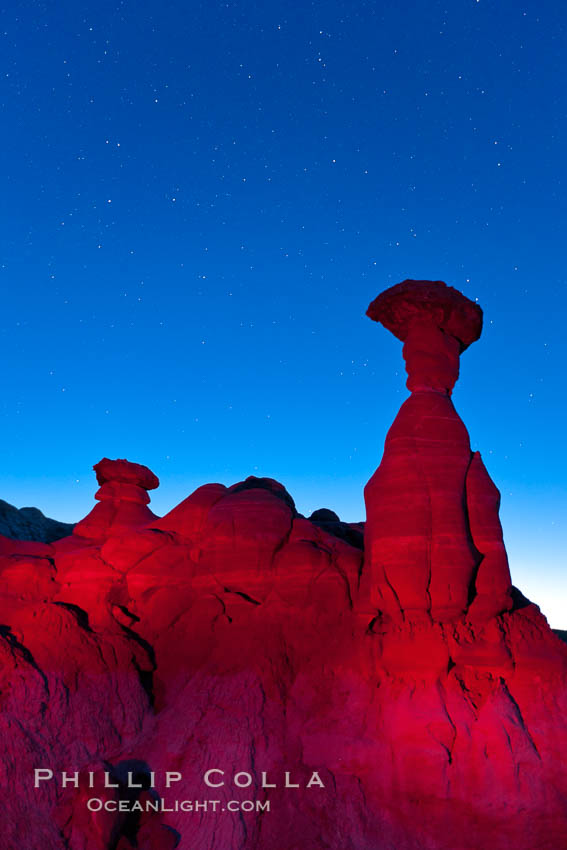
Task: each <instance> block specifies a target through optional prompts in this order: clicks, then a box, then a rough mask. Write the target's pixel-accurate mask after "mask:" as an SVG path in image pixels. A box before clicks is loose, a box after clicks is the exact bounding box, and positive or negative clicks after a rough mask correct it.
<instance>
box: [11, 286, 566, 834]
mask: <svg viewBox="0 0 567 850" xmlns="http://www.w3.org/2000/svg"><path fill="white" fill-rule="evenodd" d="M427 286H430V285H429V284H427ZM432 286H433V290H431V291H430V292H431V293H432V294H430V295H428V297H427V299H426V301H427V303H428V304H430V303H433V304H435V311H436V312H435V316H436V317H438V316H440V315H441V317H442V322H441V324H440V323H439V319H438V318H436V321H437V322H438V325H439V327H438V328H437V329H438V330H439V331H440V333H443V334H444V335H445V336H447V337H448V338H451V339H453V340H455V341H457V342H458V348H459V351H460V350H462V349H463V346H465V345H466V344H469V342H471V341H473V340H472V338H471V335H474V333H477V332H480V327H479V325H478V322H477V324H476V325H475V324H474V322H473V324H472V330H471V322H470V321H469V320H470V319H471V316H472V319H474V321H477V320H478V312H477V310H478V308H475V310H473V311H472V313H471V314H470V315H469V313H468V312H467V311H468V307H466V305H465V308H463V309H462V310H461V307H462V302H460V301H459V299H458V298H457V296H456V295H455V296H453V295H451V296H450V304H449V307H448V308H447V310H446V311H445V312H444V311H443V309H441V307H439V298H438V296H439V297H440V298H441V299H443V298H445V294H444V291H443V290H439V288H438V285H437V284H433V285H432ZM412 288H415V287H413V286H412V287H410V288H409V290H408V285H406V284H405V285H404V290H403V292H404V299H405V302H407V303H410V304H412V305H413V307H415V299H414V301H411V297H412V294H411V289H412ZM394 289H395V288H394ZM428 291H429V290H428ZM440 293H441V294H440ZM408 299H410V301H409V302H408ZM417 300H418V304H419V299H417ZM386 301H387V303H390V304H391V301H390V300H389V299H386ZM405 302H404V303H405ZM375 303H376V302H375ZM395 303H397V302H395ZM442 303H444V302H443V301H442ZM455 304H456V305H457V307H458V305H461V307H459V308H458V310H457V313H456V314H455V315H456V317H457V318H456V319H455V318H451V317H452V316H453V313H452V312H451V311H452V310H454V309H457V308H456V307H455ZM473 306H474V305H473ZM413 307H412V309H413ZM392 309H393V308H392ZM408 309H409V308H408ZM427 309H429V307H428V308H427ZM404 310H406V307H404ZM459 310H460V312H459ZM420 311H421V307H419V306H418V309H417V313H418V318H417V319H416V321H419V322H421V318H420V316H421V313H420ZM406 312H407V311H406ZM414 312H415V310H414ZM396 315H398V314H397V313H396ZM403 315H404V316H405V315H406V313H403ZM475 317H476V319H475ZM457 319H458V321H457ZM388 321H389V322H390V321H391V320H390V318H388ZM384 323H385V324H386V322H384ZM409 324H410V325H411V322H409ZM406 325H408V322H407V321H406V320H405V319H404V323H403V327H402V326H401V327H402V329H401V330H399V333H403V334H404V335H405V337H406V340H407V339H408V338H410V337H411V336H412V330H411V327H406ZM396 327H397V326H396ZM463 327H464V328H465V330H463ZM475 328H476V330H475ZM467 329H468V330H467ZM430 330H431V328H430V327H429V329H428V331H427V333H428V334H429V332H430ZM465 331H466V333H465ZM452 334H458V335H457V336H455V335H452ZM433 337H434V338H435V334H433ZM420 339H421V340H423V339H425V336H423V335H421V331H420ZM435 344H436V343H435ZM450 346H452V350H454V348H455V346H453V344H452V343H450ZM418 351H419V349H418V348H415V349H414V351H413V353H412V354H411V357H409V358H408V362H410V361H411V364H412V365H411V369H412V372H413V370H414V365H415V373H414V374H417V375H419V376H420V378H419V386H418V387H416V388H414V389H413V392H412V395H411V397H410V398H409V399H408V401H407V402H405V403H404V405H403V406H402V410H401V411H400V414H399V415H398V417H397V419H396V422H395V423H394V425H393V426H392V429H391V431H390V433H389V435H388V439H387V442H386V447H385V452H384V458H383V461H382V463H381V465H380V467H379V470H378V471H377V473H376V475H375V476H374V477H373V478H372V479H371V482H369V485H368V487H367V491H366V497H367V505H368V521H367V524H366V529H364V526H363V525H362V524H346V523H341V521H340V519H339V518H338V517H337V515H336V514H334V513H333V512H332V511H329V510H321V511H317V512H315V514H313V515H312V517H310V518H309V519H306V518H305V517H302V516H301V515H299V514H298V513H297V511H296V509H295V505H294V502H293V499H292V498H291V496H290V495H289V494H288V493H287V491H286V490H285V488H284V487H283V486H282V485H281V484H279V483H278V482H276V481H274V480H272V479H268V478H254V477H251V478H248V479H246V481H244V482H239V483H237V484H235V485H233V486H232V487H225V486H224V485H222V484H207V485H204V486H203V487H200V488H198V489H197V490H196V491H195V492H194V493H192V494H191V495H190V496H188V497H187V499H185V500H184V501H183V502H182V503H181V504H180V505H178V506H177V507H175V508H174V509H173V510H172V511H170V513H169V514H167V515H166V516H164V517H162V518H160V519H158V518H157V517H155V516H154V515H153V514H152V513H151V511H149V509H148V508H147V501H148V496H147V491H148V490H149V489H153V487H155V486H157V479H156V478H155V476H153V474H152V473H151V472H150V470H148V469H147V468H146V467H141V466H139V465H136V464H129V463H128V462H127V461H124V460H120V461H109V460H108V459H105V460H104V461H102V462H101V463H100V464H97V466H96V467H95V470H96V472H97V477H98V480H99V484H100V485H101V490H100V491H99V492H98V494H97V499H98V501H99V502H100V504H99V505H98V506H97V507H96V508H95V509H94V510H93V512H91V514H89V516H88V517H87V518H86V519H85V520H83V522H82V523H80V524H79V526H78V527H77V529H78V530H77V529H76V530H75V533H74V534H73V535H70V536H69V537H67V538H65V539H64V540H60V541H57V542H55V543H53V544H51V545H46V544H43V543H27V542H26V543H24V542H17V541H13V540H8V539H7V538H0V572H1V575H2V583H1V585H0V610H1V617H0V622H1V623H3V624H4V625H2V626H1V627H0V652H1V653H2V656H3V660H4V665H3V668H2V670H3V672H2V680H1V682H0V696H1V707H2V713H1V715H0V737H1V740H2V756H1V761H2V765H3V771H4V772H3V777H4V782H5V784H6V789H7V790H5V792H4V796H3V817H2V818H1V819H0V847H2V848H4V847H6V848H9V850H37V848H39V847H41V848H42V850H131V848H144V850H170V848H174V847H179V848H181V850H228V849H229V848H230V850H323V848H326V850H392V848H395V850H479V848H484V847H498V848H499V850H552V848H553V850H557V849H558V848H560V847H564V846H567V811H566V805H565V801H566V799H567V769H566V766H565V765H566V762H565V759H563V758H562V757H561V754H562V753H564V752H565V751H566V747H567V719H566V718H567V688H566V686H565V675H566V673H567V647H566V646H565V644H563V643H562V642H561V641H560V640H559V639H558V638H557V637H556V636H555V635H554V634H553V633H552V632H551V630H550V629H549V627H548V625H547V623H546V621H545V618H544V617H542V615H541V614H540V612H539V609H538V608H537V607H536V606H535V605H533V604H531V603H530V602H529V601H528V600H526V599H525V598H524V597H523V596H522V595H521V594H520V593H519V592H518V591H516V590H515V589H514V588H512V587H511V585H510V576H509V570H508V563H507V559H506V552H505V548H504V544H503V540H502V531H501V528H500V523H499V520H498V503H499V494H498V491H497V489H496V488H495V486H494V484H493V483H492V481H491V480H490V478H489V476H488V473H487V471H486V469H485V468H484V466H483V464H482V461H481V459H480V455H478V453H474V454H473V453H472V452H471V449H470V445H469V440H468V435H467V433H466V429H465V427H464V425H463V423H462V422H461V420H460V419H459V417H458V415H457V413H456V412H455V410H454V407H453V405H452V403H451V400H450V398H449V391H450V388H451V387H450V386H449V384H450V383H451V381H450V380H449V377H450V375H454V374H455V363H454V359H453V360H451V358H449V359H448V362H450V363H452V365H451V368H450V369H449V368H446V363H445V365H443V366H442V367H441V368H439V369H438V368H437V366H435V365H433V366H432V365H431V364H432V363H435V358H432V359H431V360H430V361H429V365H427V368H422V364H421V363H420V356H419V354H416V352H418ZM437 353H438V352H437ZM436 356H437V355H436ZM425 375H427V382H428V383H427V384H425V383H424V380H425V379H424V376H425ZM105 488H106V489H105ZM105 505H106V507H105ZM100 508H103V509H104V510H103V511H101V510H99V509H100ZM95 512H96V513H95ZM364 531H365V535H366V547H365V550H364V551H363V549H362V548H361V537H362V533H363V532H364ZM36 767H41V768H50V769H51V770H53V772H54V774H55V777H56V778H57V774H58V773H59V772H60V771H66V772H68V773H71V772H73V771H78V772H79V781H78V784H79V787H77V788H75V787H73V785H72V784H70V785H68V786H67V787H66V788H63V787H62V786H61V781H58V782H57V781H52V780H48V781H45V782H42V783H41V785H40V787H39V788H37V789H35V788H34V787H33V769H34V768H36ZM211 768H214V769H218V770H222V771H224V775H223V776H222V777H221V778H222V779H223V780H225V781H226V783H227V784H225V785H222V786H220V787H216V788H210V787H207V786H206V785H205V784H204V782H203V774H204V773H205V771H206V770H208V769H211ZM166 771H170V772H176V773H178V774H181V777H182V778H181V779H180V780H179V781H178V782H176V783H174V785H173V787H170V788H168V787H167V781H166V775H165V772H166ZM286 772H289V773H290V774H291V775H290V777H289V782H290V783H291V784H299V785H300V788H285V774H286ZM314 772H316V773H317V776H318V778H319V780H320V783H321V784H322V786H323V787H321V784H320V783H317V782H316V783H315V784H314V785H312V786H311V787H310V788H307V787H306V785H307V784H308V782H309V779H310V778H311V777H312V775H313V773H314ZM105 773H109V776H110V780H111V784H112V785H117V786H118V787H110V788H107V787H105V778H104V777H105ZM238 773H241V774H242V773H244V774H247V775H249V777H250V785H249V787H238V786H237V785H234V784H233V783H232V782H231V777H233V776H234V775H235V774H238ZM91 774H92V781H91V783H90V784H91V785H92V787H89V782H88V778H89V776H90V775H91ZM129 774H130V776H131V778H132V780H133V782H134V783H135V784H136V785H140V786H142V787H139V788H128V787H127V785H128V775H129ZM264 774H265V775H264ZM152 778H153V779H154V780H155V782H154V784H155V788H153V789H152V788H149V787H148V786H149V785H150V784H152V782H151V780H152ZM218 778H219V774H215V779H218ZM245 781H246V780H245ZM266 785H270V786H272V785H275V786H276V787H263V786H266ZM157 797H159V798H161V799H162V800H163V801H164V805H165V806H166V811H163V812H162V811H157V812H156V811H152V810H151V808H150V810H149V811H144V812H142V813H140V812H133V813H132V812H120V811H115V810H111V811H105V810H103V811H98V812H95V811H90V810H89V807H88V805H87V803H88V801H89V800H90V799H93V798H95V799H98V800H102V801H103V802H104V801H109V803H110V804H114V807H115V808H118V803H119V801H120V800H122V801H126V802H127V803H128V804H129V805H130V804H132V803H133V802H136V801H137V802H138V803H139V804H140V807H142V804H144V805H145V803H146V802H147V801H152V800H153V801H155V800H156V799H157ZM175 800H178V801H183V800H188V801H204V800H209V801H210V800H218V801H219V807H220V809H219V810H218V811H216V812H213V811H212V810H210V809H209V811H207V812H203V811H201V812H199V813H195V812H192V813H190V812H183V811H175V810H173V811H171V810H168V809H171V808H172V805H171V804H172V802H174V801H175ZM245 800H258V801H260V802H265V801H266V800H269V802H270V806H271V810H270V811H269V812H264V813H263V814H258V813H255V812H254V811H250V812H243V811H237V812H234V813H231V812H229V811H222V809H223V807H224V808H225V809H226V807H227V804H228V802H229V801H245ZM31 815H33V817H32V816H31Z"/></svg>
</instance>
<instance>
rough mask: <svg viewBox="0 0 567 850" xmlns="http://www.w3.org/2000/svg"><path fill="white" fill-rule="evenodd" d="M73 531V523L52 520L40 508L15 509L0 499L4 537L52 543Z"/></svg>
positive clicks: (0, 523) (1, 525)
mask: <svg viewBox="0 0 567 850" xmlns="http://www.w3.org/2000/svg"><path fill="white" fill-rule="evenodd" d="M72 531H73V524H72V523H67V522H59V521H58V520H56V519H50V518H49V517H46V516H44V514H42V512H41V511H40V510H39V509H38V508H15V507H14V506H13V505H10V504H8V502H4V501H3V500H2V499H0V534H2V535H3V536H4V537H11V538H12V539H14V540H38V541H41V542H43V543H52V542H53V541H54V540H59V539H60V538H61V537H67V536H68V535H69V534H71V533H72Z"/></svg>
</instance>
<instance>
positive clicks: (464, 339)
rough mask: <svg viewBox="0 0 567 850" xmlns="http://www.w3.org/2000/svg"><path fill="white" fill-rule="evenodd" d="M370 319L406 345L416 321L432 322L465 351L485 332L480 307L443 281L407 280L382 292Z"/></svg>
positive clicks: (369, 309)
mask: <svg viewBox="0 0 567 850" xmlns="http://www.w3.org/2000/svg"><path fill="white" fill-rule="evenodd" d="M366 315H367V316H369V317H370V318H371V319H373V320H374V321H375V322H380V323H381V324H382V325H384V327H385V328H387V329H388V330H389V331H391V332H392V333H393V334H394V336H396V337H397V338H398V339H401V340H402V342H405V340H406V338H407V335H408V333H409V329H410V326H411V324H412V323H413V322H414V321H415V320H423V319H431V320H432V322H433V323H434V324H435V325H436V326H437V327H438V328H440V329H441V330H442V331H443V332H444V333H446V334H449V336H452V337H454V338H455V339H456V340H458V341H459V343H460V345H461V351H464V350H465V348H468V346H469V345H470V344H471V343H472V342H475V341H476V340H477V339H478V338H479V336H480V334H481V331H482V310H481V308H480V307H479V305H478V304H475V302H474V301H471V300H470V298H467V297H466V296H465V295H463V294H462V292H459V290H458V289H455V288H454V287H452V286H447V284H446V283H443V281H442V280H404V281H403V282H402V283H398V284H396V286H392V287H390V289H386V290H385V291H384V292H381V293H380V295H379V296H378V297H377V298H375V299H374V301H373V302H372V303H371V305H370V306H369V308H368V310H367V311H366Z"/></svg>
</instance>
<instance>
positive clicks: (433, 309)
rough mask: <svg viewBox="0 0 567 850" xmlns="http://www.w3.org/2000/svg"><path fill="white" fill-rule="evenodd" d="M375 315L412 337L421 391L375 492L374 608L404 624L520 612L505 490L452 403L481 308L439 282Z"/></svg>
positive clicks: (389, 297) (376, 306)
mask: <svg viewBox="0 0 567 850" xmlns="http://www.w3.org/2000/svg"><path fill="white" fill-rule="evenodd" d="M367 315H368V316H369V317H370V318H371V319H373V320H375V321H378V322H380V323H381V324H383V325H384V327H386V328H387V329H388V330H389V331H391V332H392V333H393V334H394V335H395V336H396V337H397V338H398V339H400V340H402V341H403V343H404V347H403V356H404V360H405V361H406V370H407V373H408V379H407V387H408V389H410V390H411V393H412V394H411V396H410V397H409V398H408V399H407V400H406V401H405V402H404V404H403V405H402V407H401V409H400V411H399V413H398V416H397V417H396V419H395V421H394V423H393V425H392V427H391V428H390V431H389V432H388V436H387V438H386V444H385V449H384V457H383V459H382V462H381V464H380V466H379V467H378V469H377V470H376V472H375V473H374V475H373V476H372V478H371V479H370V481H369V482H368V484H367V485H366V488H365V500H366V509H367V524H366V532H365V552H366V555H365V558H366V564H367V567H368V568H369V570H370V574H371V584H372V593H373V597H374V599H373V601H374V603H375V604H376V606H377V608H378V609H379V610H380V611H381V612H382V613H383V614H384V615H385V616H386V617H391V618H392V619H394V620H395V621H399V620H400V619H404V618H409V619H417V620H419V619H424V618H425V619H429V618H432V619H434V620H438V621H441V622H443V621H452V620H455V619H458V618H460V617H461V616H463V615H464V614H469V616H479V617H482V618H487V617H490V616H493V615H495V614H498V613H500V612H502V611H503V610H506V609H507V608H508V607H509V605H510V595H509V594H510V574H509V570H508V562H507V558H506V551H505V549H504V543H503V541H502V531H501V527H500V522H499V520H498V506H499V494H498V491H497V489H496V487H495V486H494V484H493V483H492V481H491V480H490V477H489V476H488V473H487V472H486V470H485V468H484V465H483V464H482V460H481V459H480V455H479V454H478V452H477V453H474V454H473V453H472V452H471V448H470V442H469V436H468V433H467V429H466V428H465V425H464V424H463V422H462V421H461V419H460V417H459V415H458V414H457V412H456V410H455V408H454V407H453V404H452V402H451V399H450V395H451V392H452V389H453V387H454V385H455V383H456V381H457V379H458V376H459V357H460V355H461V353H462V352H463V351H464V350H465V349H466V348H467V347H468V346H469V345H470V344H471V343H473V342H474V341H475V340H477V339H478V338H479V337H480V334H481V331H482V310H481V308H480V307H479V306H478V304H475V303H474V302H473V301H470V299H468V298H466V297H465V296H464V295H462V293H460V292H458V290H456V289H454V288H453V287H450V286H447V285H446V284H445V283H442V282H441V281H416V280H405V281H403V283H400V284H398V285H397V286H393V287H391V288H390V289H387V290H386V291H385V292H383V293H381V294H380V295H379V296H378V297H377V298H376V299H375V300H374V301H373V302H372V304H371V305H370V306H369V308H368V311H367ZM481 516H482V521H480V520H479V517H481Z"/></svg>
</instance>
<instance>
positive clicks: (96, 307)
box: [0, 0, 567, 628]
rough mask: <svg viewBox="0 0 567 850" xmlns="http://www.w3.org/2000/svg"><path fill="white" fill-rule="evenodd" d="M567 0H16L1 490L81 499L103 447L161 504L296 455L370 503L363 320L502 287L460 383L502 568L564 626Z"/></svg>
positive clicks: (314, 473)
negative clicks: (496, 523)
mask: <svg viewBox="0 0 567 850" xmlns="http://www.w3.org/2000/svg"><path fill="white" fill-rule="evenodd" d="M566 23H567V18H566V15H565V8H564V4H563V3H560V2H558V0H557V1H556V2H545V0H544V2H541V0H538V2H535V0H528V1H527V2H517V0H501V2H491V0H479V2H476V0H466V2H465V0H454V2H450V3H449V2H447V3H438V2H432V0H428V1H427V2H425V0H418V2H412V3H409V4H407V3H405V4H402V3H394V2H390V3H370V2H368V3H367V2H356V0H354V2H350V0H349V2H316V3H299V2H289V3H280V2H270V3H266V4H255V3H252V2H248V1H247V0H244V2H226V3H219V2H203V3H192V2H186V3H182V2H176V1H175V0H174V2H171V0H169V2H168V1H167V0H166V1H165V2H162V3H156V2H145V0H137V2H136V3H134V2H131V0H128V1H127V2H122V3H118V2H113V3H109V2H105V0H102V2H101V0H97V2H87V3H85V2H81V0H73V2H71V0H60V2H57V3H56V2H54V1H53V0H48V1H47V2H41V3H39V2H35V3H31V2H30V3H27V4H18V3H9V4H8V7H7V8H6V9H5V10H4V12H3V15H2V22H1V25H0V37H1V39H2V50H1V53H0V56H1V77H0V79H1V88H2V91H1V97H0V103H1V107H2V147H3V148H4V155H3V157H2V163H1V165H0V168H1V169H2V187H3V188H2V195H1V232H2V241H1V257H0V281H1V284H0V285H1V288H2V309H1V313H0V332H1V339H2V343H3V351H4V355H3V359H4V368H3V370H2V371H3V376H4V388H3V392H2V397H1V416H2V420H1V421H2V441H1V444H2V456H3V457H2V464H1V471H0V475H1V480H0V498H3V499H5V500H6V501H8V502H11V503H12V504H15V505H17V506H18V507H21V506H24V505H35V506H37V507H39V508H41V509H42V510H43V511H44V512H45V513H47V514H48V515H50V516H54V517H56V518H58V519H63V520H69V521H74V520H77V519H79V518H80V517H82V516H83V515H84V514H86V513H87V512H88V511H89V510H90V508H91V506H92V504H93V493H94V491H95V488H96V485H95V479H94V475H93V473H92V471H91V467H92V464H93V463H95V462H96V461H98V460H99V459H100V458H101V457H102V456H104V455H106V456H109V457H127V458H128V459H129V460H135V461H138V462H141V463H145V464H147V465H148V466H150V467H151V469H153V470H154V472H156V474H157V475H159V477H160V479H161V487H160V489H159V490H158V491H156V492H155V494H154V496H153V500H152V507H153V508H154V510H155V511H156V512H157V513H165V512H166V511H167V510H169V509H170V508H171V507H172V506H173V505H174V504H176V503H177V502H178V501H180V500H181V499H182V498H184V497H185V496H186V495H188V494H189V493H190V492H191V491H192V490H194V489H195V488H196V487H197V486H199V485H200V484H203V483H205V482H209V481H221V482H223V483H226V484H230V483H233V482H235V481H238V480H240V479H242V478H244V477H246V476H247V475H250V474H254V475H266V476H271V477H274V478H277V479H278V480H280V481H282V482H283V483H284V484H285V485H286V487H287V488H288V489H289V490H290V492H291V493H292V495H293V496H294V498H295V500H296V503H297V506H298V509H299V510H300V511H301V512H303V513H306V514H308V513H310V512H311V511H312V510H314V509H316V508H318V507H329V508H332V509H334V510H335V511H337V512H338V513H339V514H340V515H341V517H342V518H343V519H346V520H359V519H363V518H364V505H363V498H362V488H363V486H364V483H365V482H366V481H367V479H368V478H369V477H370V475H371V474H372V472H373V471H374V469H375V467H376V466H377V465H378V462H379V460H380V457H381V452H382V446H383V441H384V437H385V434H386V431H387V429H388V427H389V425H390V423H391V421H392V420H393V418H394V416H395V414H396V412H397V409H398V407H399V405H400V403H401V402H402V401H403V399H404V398H405V397H406V395H407V391H406V390H405V386H404V383H405V372H404V369H403V361H402V358H401V344H400V343H399V342H398V341H397V340H396V339H394V337H393V336H391V335H390V334H388V333H387V332H386V331H385V330H384V329H383V328H381V327H380V326H378V325H376V324H375V323H373V322H371V321H370V320H369V319H367V318H365V315H364V313H365V310H366V307H367V305H368V303H369V302H370V301H371V300H372V299H373V298H374V296H375V295H377V294H378V292H379V291H381V290H382V289H384V288H386V287H387V286H390V285H392V284H394V283H397V282H399V281H401V280H403V279H404V278H408V277H414V278H431V279H441V280H445V281H446V282H447V283H450V284H452V285H454V286H456V287H458V288H459V289H461V290H462V291H464V292H465V294H467V295H468V296H469V297H470V298H473V299H475V298H476V299H478V301H479V303H480V304H481V305H482V307H483V309H484V311H485V330H484V333H483V336H482V338H481V340H480V341H479V342H478V343H476V344H475V345H473V346H472V347H471V348H470V350H468V351H467V352H466V353H465V354H464V356H463V358H462V364H461V380H460V382H459V384H458V385H457V387H456V390H455V393H454V401H455V405H456V407H457V410H458V411H459V412H460V414H461V415H462V417H463V419H464V420H465V422H466V424H467V426H468V428H469V431H470V434H471V440H472V444H473V447H474V448H478V449H480V450H481V452H482V454H483V457H484V460H485V463H486V465H487V467H488V470H489V472H490V473H491V475H492V477H493V478H494V480H495V482H496V483H497V485H498V486H499V488H500V489H501V491H502V520H503V525H504V532H505V539H506V543H507V546H508V552H509V555H510V561H511V568H512V576H513V579H514V581H515V583H516V584H517V585H518V586H520V587H521V589H522V590H523V591H524V593H526V595H528V596H530V597H531V598H533V599H534V601H536V602H538V603H539V604H540V605H541V607H542V609H543V611H544V613H546V614H547V616H548V618H549V619H550V622H551V624H552V625H553V626H558V627H563V628H567V611H566V602H567V570H566V569H565V566H566V565H565V551H566V547H567V530H566V525H565V516H566V507H567V495H566V491H565V486H564V482H565V480H566V473H567V460H566V446H565V439H564V428H565V419H566V413H567V411H566V403H565V391H564V375H565V368H566V365H565V364H566V361H567V345H566V342H565V318H566V309H565V251H564V246H565V228H566V201H565V195H566V192H565V189H566V185H565V150H566V147H565V142H566V137H567V97H566V93H565V71H566V68H565V49H566V44H565V41H566V38H565V35H566V33H565V30H566Z"/></svg>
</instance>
